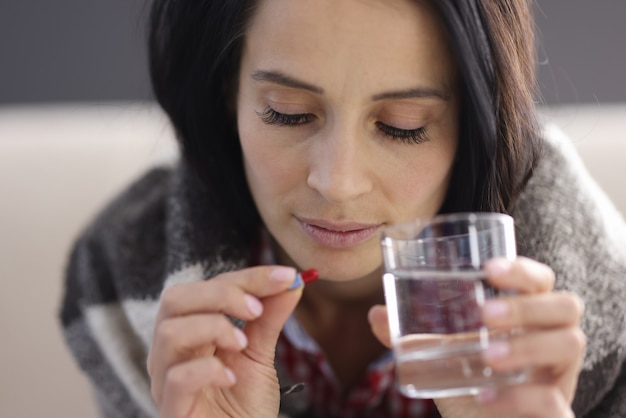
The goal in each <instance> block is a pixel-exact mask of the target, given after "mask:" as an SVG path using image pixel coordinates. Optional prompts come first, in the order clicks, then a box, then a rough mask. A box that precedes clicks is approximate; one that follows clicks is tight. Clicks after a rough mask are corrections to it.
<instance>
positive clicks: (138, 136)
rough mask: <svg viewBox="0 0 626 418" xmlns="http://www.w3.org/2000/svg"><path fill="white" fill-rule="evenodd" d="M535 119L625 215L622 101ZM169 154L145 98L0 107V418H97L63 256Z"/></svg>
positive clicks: (550, 111)
mask: <svg viewBox="0 0 626 418" xmlns="http://www.w3.org/2000/svg"><path fill="white" fill-rule="evenodd" d="M543 113H544V115H545V116H546V118H547V119H548V120H550V121H552V122H555V123H556V124H558V125H559V126H560V127H561V128H562V129H563V130H564V131H565V132H566V133H567V134H568V135H569V137H570V139H571V142H572V143H573V144H574V146H575V147H576V148H577V149H578V150H579V151H580V153H581V156H582V159H583V161H584V162H585V164H586V165H587V166H588V169H589V170H590V172H591V173H592V175H593V176H594V178H595V179H596V180H597V181H598V182H599V183H600V184H601V185H602V187H603V188H604V189H605V190H606V192H607V193H608V195H609V196H610V197H611V198H612V199H613V201H614V202H615V203H616V204H617V206H618V207H619V208H620V210H621V212H622V213H626V188H625V187H624V180H626V161H625V160H626V133H625V132H626V105H614V106H588V107H587V106H570V107H561V108H547V109H543ZM175 158H176V151H175V146H174V144H173V140H172V132H171V129H170V127H169V125H168V123H167V120H166V118H165V117H164V116H163V114H162V113H161V112H160V111H159V110H158V109H157V108H155V107H154V105H152V104H150V103H132V104H125V103H110V104H96V105H93V104H92V105H63V106H61V105H56V106H41V107H9V108H7V107H5V108H1V107H0V196H1V197H0V199H1V204H0V215H1V216H0V283H1V285H2V291H1V292H0V341H2V342H1V343H0V354H1V355H0V417H7V418H9V417H10V418H21V417H80V418H92V417H95V416H96V409H95V407H94V405H93V403H92V400H91V394H90V390H89V387H88V384H87V381H86V380H85V378H84V377H83V376H82V374H81V373H80V372H79V370H78V369H77V367H76V366H75V364H74V362H73V360H72V359H71V358H70V356H69V354H68V352H67V350H66V348H65V345H64V343H63V340H62V337H61V334H60V331H59V328H58V322H57V311H58V307H59V301H60V297H61V292H62V276H63V269H64V265H65V259H66V255H67V253H68V251H69V248H70V245H71V242H72V240H73V239H74V238H75V237H76V235H77V234H78V233H79V231H80V229H81V228H82V227H83V226H84V225H85V224H86V223H87V222H88V220H89V218H90V217H91V216H92V215H93V214H94V213H95V212H96V211H97V209H98V208H99V207H101V205H103V204H104V202H105V201H107V200H108V199H109V198H110V197H111V196H112V195H113V194H115V193H116V192H117V191H119V190H120V188H122V187H123V186H124V185H125V184H126V183H128V182H129V181H130V179H131V178H133V177H135V176H137V175H139V173H140V172H142V171H143V170H145V169H146V168H147V167H149V166H151V165H153V164H168V163H171V162H172V161H173V160H174V159H175Z"/></svg>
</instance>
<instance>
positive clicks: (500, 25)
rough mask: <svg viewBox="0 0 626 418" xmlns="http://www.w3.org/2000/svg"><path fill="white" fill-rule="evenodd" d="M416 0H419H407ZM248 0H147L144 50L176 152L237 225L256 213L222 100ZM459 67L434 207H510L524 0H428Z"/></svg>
mask: <svg viewBox="0 0 626 418" xmlns="http://www.w3.org/2000/svg"><path fill="white" fill-rule="evenodd" d="M416 1H420V0H416ZM255 4H256V1H253V0H210V1H209V0H154V3H153V8H152V13H151V24H150V36H149V56H150V71H151V77H152V83H153V88H154V92H155V95H156V98H157V100H158V101H159V103H160V104H161V106H162V107H163V109H164V110H165V111H166V113H167V114H168V115H169V117H170V119H171V121H172V123H173V125H174V127H175V129H176V131H177V134H178V139H179V142H180V145H181V149H182V155H183V160H184V162H185V163H186V164H188V165H189V166H190V167H191V168H192V169H193V170H194V171H195V172H196V173H197V175H198V176H199V178H201V179H202V180H203V182H204V183H205V184H206V185H207V186H208V187H209V188H210V189H211V190H212V193H214V196H215V198H216V200H217V201H218V202H219V204H217V205H215V206H216V210H222V211H223V214H222V215H223V217H224V220H225V221H226V222H228V223H229V225H230V226H231V227H232V228H235V230H238V231H240V232H241V233H242V234H243V235H245V233H246V231H247V230H248V228H253V227H254V226H255V225H258V222H260V221H259V218H258V214H257V212H256V209H255V207H254V203H253V201H252V199H251V197H250V192H249V190H248V187H247V185H246V181H245V176H244V170H243V164H242V159H241V149H240V145H239V138H238V136H237V133H236V130H235V128H234V127H235V126H236V122H235V120H234V117H233V115H232V112H229V111H228V109H227V103H228V101H229V99H232V97H230V98H229V95H231V94H232V86H233V85H234V84H235V82H236V81H235V80H236V77H237V75H238V70H239V61H240V56H241V51H242V43H243V35H244V33H245V30H246V25H247V24H248V22H249V20H250V18H251V16H252V15H253V13H254V7H255ZM430 4H431V7H432V8H433V9H434V10H435V11H436V13H437V14H438V16H439V18H440V20H441V22H442V24H443V26H444V27H445V28H446V31H447V34H448V38H449V42H450V44H451V47H452V50H453V52H454V54H455V56H456V61H457V63H458V65H459V72H460V76H461V89H462V96H463V103H462V106H461V115H460V121H459V123H460V138H459V149H458V154H457V158H456V162H455V166H454V169H453V173H452V179H451V183H450V187H449V191H448V194H447V197H446V200H445V202H444V204H443V206H442V208H441V212H459V211H496V212H505V213H507V212H510V211H511V210H512V207H513V205H514V204H515V200H516V198H517V197H518V196H519V194H520V192H521V191H522V189H523V187H524V185H525V184H526V182H527V180H528V179H529V177H530V176H531V175H532V172H533V169H534V167H535V165H536V163H537V160H538V156H539V153H540V149H541V141H540V136H539V132H538V124H537V117H536V114H535V108H534V103H533V96H534V93H535V78H534V71H535V51H534V37H533V32H534V26H533V20H532V16H531V8H530V3H529V0H435V1H431V2H430Z"/></svg>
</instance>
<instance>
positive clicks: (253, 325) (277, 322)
mask: <svg viewBox="0 0 626 418" xmlns="http://www.w3.org/2000/svg"><path fill="white" fill-rule="evenodd" d="M303 288H304V286H300V287H298V288H296V289H294V290H287V291H285V292H283V293H279V294H277V295H272V296H268V297H266V298H263V299H261V302H262V303H263V314H262V315H261V316H260V317H259V318H257V319H255V320H254V321H250V322H248V323H246V326H245V329H244V331H245V333H246V335H247V336H248V347H247V348H248V350H252V351H254V352H257V353H260V354H262V355H266V356H268V357H269V358H271V359H272V360H273V359H274V352H275V348H276V341H277V340H278V335H279V334H280V332H281V331H282V329H283V326H284V325H285V322H287V319H288V318H289V315H291V313H292V312H293V310H294V309H295V308H296V305H297V304H298V301H299V300H300V297H301V296H302V289H303Z"/></svg>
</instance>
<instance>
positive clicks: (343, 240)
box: [296, 217, 381, 249]
mask: <svg viewBox="0 0 626 418" xmlns="http://www.w3.org/2000/svg"><path fill="white" fill-rule="evenodd" d="M296 220H297V221H298V224H299V225H300V227H301V228H302V230H303V231H304V233H305V234H306V235H307V236H308V237H309V238H310V239H311V240H313V241H314V242H315V243H317V244H319V245H321V246H324V247H329V248H337V249H341V248H350V247H355V246H357V245H359V244H362V243H363V242H365V241H368V240H370V239H371V238H372V237H374V236H377V235H378V232H379V230H380V227H381V224H366V223H358V222H329V221H324V220H319V219H306V218H298V217H296Z"/></svg>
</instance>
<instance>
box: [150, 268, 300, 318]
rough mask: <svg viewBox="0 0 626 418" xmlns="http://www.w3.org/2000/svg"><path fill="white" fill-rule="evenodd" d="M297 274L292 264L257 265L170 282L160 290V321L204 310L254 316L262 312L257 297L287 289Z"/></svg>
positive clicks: (246, 316)
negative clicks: (201, 278) (196, 279)
mask: <svg viewBox="0 0 626 418" xmlns="http://www.w3.org/2000/svg"><path fill="white" fill-rule="evenodd" d="M295 276H296V270H295V269H294V268H292V267H283V266H257V267H251V268H248V269H243V270H238V271H234V272H228V273H224V274H222V275H219V276H217V277H215V278H213V279H210V280H207V281H203V282H194V283H185V284H181V285H174V286H170V287H168V288H167V289H165V290H164V291H163V293H162V294H161V300H160V307H159V312H158V314H157V323H158V322H159V321H160V320H162V319H163V318H168V317H173V316H182V315H189V314H194V313H201V312H225V313H227V314H229V315H232V316H234V317H236V318H239V319H243V320H250V319H254V318H256V317H258V316H259V315H260V312H259V311H258V309H259V307H260V304H259V303H258V298H262V297H265V296H269V295H274V294H277V293H280V292H283V291H285V290H286V289H287V288H288V287H289V286H290V285H291V283H293V281H294V279H295ZM246 295H247V296H246Z"/></svg>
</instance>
